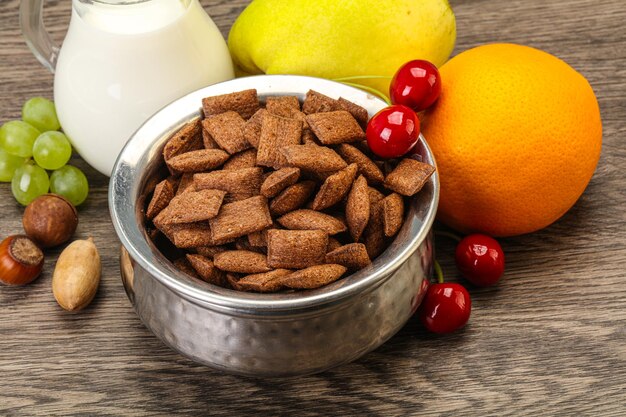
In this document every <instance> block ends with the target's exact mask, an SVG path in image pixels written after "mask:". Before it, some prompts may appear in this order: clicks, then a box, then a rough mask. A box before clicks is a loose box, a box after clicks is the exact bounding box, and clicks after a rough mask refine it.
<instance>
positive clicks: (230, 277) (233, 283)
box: [226, 272, 243, 291]
mask: <svg viewBox="0 0 626 417" xmlns="http://www.w3.org/2000/svg"><path fill="white" fill-rule="evenodd" d="M240 279H241V276H240V275H239V274H234V273H230V272H227V273H226V282H228V285H229V286H230V287H231V288H232V289H233V290H237V291H243V288H241V287H239V284H238V282H239V280H240Z"/></svg>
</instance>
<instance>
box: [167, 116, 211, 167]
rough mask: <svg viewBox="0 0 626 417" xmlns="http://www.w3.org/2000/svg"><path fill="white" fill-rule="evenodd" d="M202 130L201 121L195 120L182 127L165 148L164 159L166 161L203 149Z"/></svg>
mask: <svg viewBox="0 0 626 417" xmlns="http://www.w3.org/2000/svg"><path fill="white" fill-rule="evenodd" d="M201 130H202V127H201V125H200V120H193V121H191V122H189V123H187V124H186V125H184V126H183V127H181V128H180V130H179V131H178V132H176V133H174V135H173V136H172V137H171V139H170V140H168V141H167V143H166V144H165V147H164V148H163V158H164V159H165V161H168V160H170V159H171V158H173V157H175V156H178V155H180V154H183V153H186V152H189V151H196V150H198V149H202V148H203V144H202V133H201Z"/></svg>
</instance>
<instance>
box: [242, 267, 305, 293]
mask: <svg viewBox="0 0 626 417" xmlns="http://www.w3.org/2000/svg"><path fill="white" fill-rule="evenodd" d="M291 272H293V271H290V270H288V269H275V270H273V271H270V272H263V273H261V274H252V275H246V276H245V277H243V278H241V279H240V280H237V281H235V282H234V285H233V288H235V289H236V290H239V291H253V292H276V291H280V290H281V289H283V285H282V284H281V283H280V278H282V277H284V276H286V275H289V274H291ZM231 284H232V283H231Z"/></svg>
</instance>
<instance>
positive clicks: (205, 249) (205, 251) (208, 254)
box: [196, 246, 227, 259]
mask: <svg viewBox="0 0 626 417" xmlns="http://www.w3.org/2000/svg"><path fill="white" fill-rule="evenodd" d="M225 250H227V249H226V247H224V246H200V247H197V248H196V252H197V253H198V255H201V256H204V257H205V258H209V259H213V257H214V256H215V255H216V254H218V253H220V252H224V251H225Z"/></svg>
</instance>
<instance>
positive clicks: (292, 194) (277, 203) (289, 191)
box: [270, 181, 315, 216]
mask: <svg viewBox="0 0 626 417" xmlns="http://www.w3.org/2000/svg"><path fill="white" fill-rule="evenodd" d="M313 191H315V182H313V181H302V182H299V183H296V184H294V185H292V186H290V187H287V188H286V189H285V190H284V191H283V192H282V193H280V194H278V196H276V198H274V199H273V200H272V201H271V203H270V212H271V213H272V214H273V215H274V216H282V215H283V214H285V213H289V212H290V211H293V210H295V209H297V208H300V207H302V206H303V205H304V204H305V203H306V202H307V200H308V199H309V197H311V195H312V194H313Z"/></svg>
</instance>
